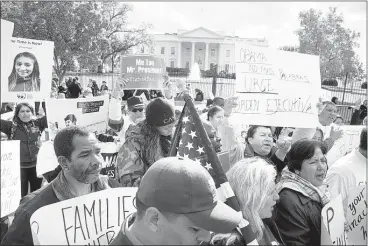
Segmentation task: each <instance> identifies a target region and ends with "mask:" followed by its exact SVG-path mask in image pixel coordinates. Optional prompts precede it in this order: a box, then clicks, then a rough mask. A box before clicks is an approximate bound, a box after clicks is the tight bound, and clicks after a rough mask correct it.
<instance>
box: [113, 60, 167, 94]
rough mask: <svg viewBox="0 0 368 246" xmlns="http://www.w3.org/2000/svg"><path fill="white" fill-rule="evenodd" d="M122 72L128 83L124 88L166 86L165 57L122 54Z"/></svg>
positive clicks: (157, 87)
mask: <svg viewBox="0 0 368 246" xmlns="http://www.w3.org/2000/svg"><path fill="white" fill-rule="evenodd" d="M120 64H121V65H120V66H121V69H120V71H121V73H122V74H123V78H125V79H126V80H127V81H128V83H127V84H126V86H124V90H132V89H153V90H161V89H163V88H164V77H163V76H164V75H165V74H166V65H165V61H164V59H163V58H160V57H157V56H152V55H130V56H121V60H120Z"/></svg>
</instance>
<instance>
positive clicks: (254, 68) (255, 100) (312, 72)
mask: <svg viewBox="0 0 368 246" xmlns="http://www.w3.org/2000/svg"><path fill="white" fill-rule="evenodd" d="M235 51H236V53H235V54H236V96H237V97H238V98H239V101H238V105H237V107H236V108H234V110H233V112H234V113H235V114H238V115H240V116H241V117H239V118H241V121H246V122H248V124H250V125H270V126H284V127H304V128H308V127H315V126H316V125H317V121H318V117H317V113H318V110H317V102H318V97H319V96H320V91H321V86H320V84H321V82H320V81H321V79H320V67H319V57H318V56H312V55H306V54H299V53H295V52H286V51H280V50H273V49H271V48H266V47H259V46H252V45H247V44H241V43H237V44H236V46H235Z"/></svg>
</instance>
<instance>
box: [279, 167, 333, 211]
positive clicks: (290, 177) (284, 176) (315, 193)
mask: <svg viewBox="0 0 368 246" xmlns="http://www.w3.org/2000/svg"><path fill="white" fill-rule="evenodd" d="M284 188H288V189H291V190H294V191H296V192H299V193H301V194H303V195H304V196H306V197H309V198H310V199H312V200H313V201H316V202H319V203H321V204H322V206H325V205H326V204H327V203H329V202H330V194H329V192H328V190H327V187H326V189H325V190H324V191H322V190H321V189H319V188H317V187H315V186H314V185H312V184H311V183H310V182H309V181H307V180H305V179H303V178H302V177H300V176H299V175H297V174H295V173H293V172H290V171H289V170H288V169H284V170H283V171H282V173H281V180H280V182H279V183H278V184H277V185H276V191H277V193H280V191H281V190H282V189H284Z"/></svg>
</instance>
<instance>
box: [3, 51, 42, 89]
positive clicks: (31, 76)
mask: <svg viewBox="0 0 368 246" xmlns="http://www.w3.org/2000/svg"><path fill="white" fill-rule="evenodd" d="M8 82H9V85H8V86H9V87H8V88H9V91H40V86H41V82H40V68H39V66H38V62H37V59H36V57H35V56H34V55H33V54H31V53H29V52H22V53H19V54H18V55H17V56H16V57H15V58H14V63H13V70H12V72H11V74H10V75H9V79H8Z"/></svg>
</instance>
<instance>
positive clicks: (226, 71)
mask: <svg viewBox="0 0 368 246" xmlns="http://www.w3.org/2000/svg"><path fill="white" fill-rule="evenodd" d="M167 72H168V73H169V77H170V78H173V79H175V78H177V79H182V80H185V81H186V83H187V84H190V89H191V92H192V95H194V94H195V93H194V90H195V89H199V90H201V91H202V92H203V94H204V98H209V97H210V95H211V93H212V92H214V93H213V95H214V96H221V97H225V98H226V97H231V96H234V95H235V85H236V67H235V66H229V65H227V64H225V65H216V66H214V67H211V68H210V70H207V71H203V70H202V71H201V76H200V79H199V80H197V81H191V80H190V79H189V78H190V71H189V69H186V68H167ZM68 76H77V77H79V82H80V83H81V85H82V87H84V88H85V87H86V86H87V85H88V82H89V79H93V80H95V81H96V82H97V84H98V85H99V86H100V85H101V84H102V81H106V82H107V85H108V87H109V89H112V86H113V83H112V82H113V81H114V80H116V78H117V77H118V76H119V74H111V73H109V74H72V75H69V74H68V75H66V77H68ZM321 87H322V89H324V90H325V91H327V92H328V97H330V98H329V99H332V97H337V98H338V105H339V107H338V113H339V114H340V115H341V116H342V117H343V119H344V123H345V124H350V121H351V116H352V113H353V110H352V109H351V108H349V106H351V105H354V104H355V102H356V101H357V100H358V99H360V100H361V102H363V101H364V100H367V89H366V88H364V89H362V82H359V81H354V80H352V79H348V80H346V83H345V80H344V79H341V80H339V79H337V86H328V85H321Z"/></svg>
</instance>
